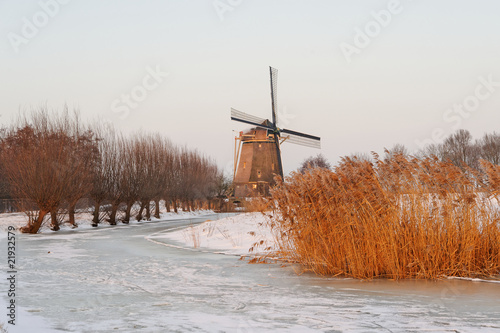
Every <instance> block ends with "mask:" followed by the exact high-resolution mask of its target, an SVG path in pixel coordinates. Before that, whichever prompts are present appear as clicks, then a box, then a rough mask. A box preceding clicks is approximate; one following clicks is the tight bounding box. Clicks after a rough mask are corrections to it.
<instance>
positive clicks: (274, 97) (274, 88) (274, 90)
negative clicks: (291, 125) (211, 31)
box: [269, 66, 278, 127]
mask: <svg viewBox="0 0 500 333" xmlns="http://www.w3.org/2000/svg"><path fill="white" fill-rule="evenodd" d="M269 74H270V76H271V103H272V106H273V124H274V126H275V127H277V126H278V70H277V69H276V68H272V67H271V66H269Z"/></svg>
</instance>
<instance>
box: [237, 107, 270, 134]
mask: <svg viewBox="0 0 500 333" xmlns="http://www.w3.org/2000/svg"><path fill="white" fill-rule="evenodd" d="M231 120H235V121H239V122H242V123H245V124H249V125H254V126H258V127H262V128H266V129H270V130H273V128H272V127H269V126H266V125H264V124H265V123H267V122H268V120H267V119H263V118H259V117H256V116H252V115H251V114H248V113H245V112H242V111H238V110H236V109H233V108H231Z"/></svg>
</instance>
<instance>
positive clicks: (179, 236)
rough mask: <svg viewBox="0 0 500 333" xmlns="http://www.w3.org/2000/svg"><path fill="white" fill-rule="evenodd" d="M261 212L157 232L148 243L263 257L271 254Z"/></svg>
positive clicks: (269, 234)
mask: <svg viewBox="0 0 500 333" xmlns="http://www.w3.org/2000/svg"><path fill="white" fill-rule="evenodd" d="M267 219H268V217H267V216H264V215H263V214H262V213H246V214H240V215H236V216H233V217H227V218H224V219H221V220H217V221H206V222H204V223H202V224H199V225H196V226H191V227H189V228H186V229H180V230H177V231H174V232H168V233H161V234H158V235H154V236H153V237H151V239H152V240H155V239H157V240H160V239H161V240H167V241H169V242H172V241H173V242H175V243H176V244H179V246H180V247H186V248H191V249H199V250H201V251H211V252H219V253H225V254H232V255H241V256H245V255H249V254H251V255H264V254H267V253H270V252H272V251H273V250H274V249H275V248H274V237H273V234H272V232H271V230H270V228H269V226H268V223H267Z"/></svg>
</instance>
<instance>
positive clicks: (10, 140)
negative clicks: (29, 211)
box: [1, 107, 93, 233]
mask: <svg viewBox="0 0 500 333" xmlns="http://www.w3.org/2000/svg"><path fill="white" fill-rule="evenodd" d="M78 122H79V120H78V118H77V116H75V115H74V116H70V115H69V113H68V112H67V108H66V109H65V112H63V113H62V114H56V113H54V114H49V113H48V110H47V109H46V108H44V107H40V108H39V109H37V110H33V111H32V112H31V114H29V115H28V116H26V115H25V116H22V117H20V119H19V120H18V121H17V123H16V124H15V125H14V126H12V127H11V128H10V129H9V131H8V132H7V134H6V135H5V136H4V137H3V138H2V141H1V146H2V148H1V150H2V159H3V161H4V162H3V166H4V171H5V173H6V175H7V178H8V181H9V184H10V186H11V189H12V191H13V194H14V195H15V196H16V198H18V199H24V200H28V201H31V202H33V203H34V204H36V205H37V206H38V209H39V214H37V216H36V220H32V219H30V220H29V222H28V225H26V226H25V227H23V228H22V229H21V230H22V231H23V232H28V233H37V232H38V230H39V228H40V227H41V225H42V223H43V221H44V218H45V216H46V215H47V214H49V213H50V215H51V221H52V224H51V228H52V229H53V230H58V229H59V220H58V218H57V214H58V211H59V209H60V207H61V204H62V203H63V202H64V201H67V200H68V199H69V198H77V197H80V198H81V197H82V196H83V195H84V194H85V191H86V188H85V185H84V184H82V183H83V182H85V181H86V179H87V178H86V174H85V173H86V169H87V166H88V164H87V162H86V161H87V160H90V159H92V157H93V155H92V149H91V148H90V147H91V145H90V144H88V142H89V140H90V141H91V139H90V138H91V137H92V134H90V133H87V132H84V133H81V132H79V130H78V129H79V128H80V127H79V125H78ZM29 216H31V215H29Z"/></svg>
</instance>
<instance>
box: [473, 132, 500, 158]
mask: <svg viewBox="0 0 500 333" xmlns="http://www.w3.org/2000/svg"><path fill="white" fill-rule="evenodd" d="M477 145H478V146H479V147H480V156H481V159H483V160H486V161H488V162H490V163H493V164H496V165H499V164H500V134H498V133H496V132H493V133H491V134H488V133H487V134H485V135H484V136H483V137H482V138H481V139H480V140H478V142H477Z"/></svg>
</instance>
